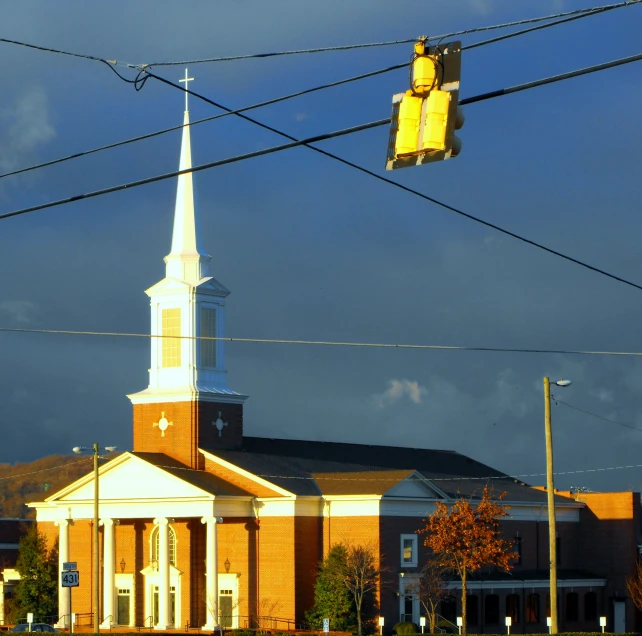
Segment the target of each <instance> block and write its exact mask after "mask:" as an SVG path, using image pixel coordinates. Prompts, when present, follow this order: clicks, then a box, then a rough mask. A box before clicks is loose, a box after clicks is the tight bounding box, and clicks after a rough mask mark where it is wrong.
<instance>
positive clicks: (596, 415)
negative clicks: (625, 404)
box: [553, 397, 642, 432]
mask: <svg viewBox="0 0 642 636" xmlns="http://www.w3.org/2000/svg"><path fill="white" fill-rule="evenodd" d="M553 399H554V400H555V402H556V403H558V404H562V405H564V406H566V407H568V408H569V409H573V410H574V411H578V412H579V413H584V415H590V416H591V417H595V418H597V419H598V420H602V421H604V422H609V423H610V424H617V425H618V426H624V427H625V428H630V429H633V430H634V431H640V432H642V428H639V427H637V426H634V425H633V424H627V423H626V422H618V421H617V420H611V419H609V418H608V417H604V416H602V415H598V414H597V413H592V412H591V411H587V410H586V409H581V408H579V407H578V406H573V405H572V404H569V403H568V402H564V400H560V399H559V398H557V397H554V398H553Z"/></svg>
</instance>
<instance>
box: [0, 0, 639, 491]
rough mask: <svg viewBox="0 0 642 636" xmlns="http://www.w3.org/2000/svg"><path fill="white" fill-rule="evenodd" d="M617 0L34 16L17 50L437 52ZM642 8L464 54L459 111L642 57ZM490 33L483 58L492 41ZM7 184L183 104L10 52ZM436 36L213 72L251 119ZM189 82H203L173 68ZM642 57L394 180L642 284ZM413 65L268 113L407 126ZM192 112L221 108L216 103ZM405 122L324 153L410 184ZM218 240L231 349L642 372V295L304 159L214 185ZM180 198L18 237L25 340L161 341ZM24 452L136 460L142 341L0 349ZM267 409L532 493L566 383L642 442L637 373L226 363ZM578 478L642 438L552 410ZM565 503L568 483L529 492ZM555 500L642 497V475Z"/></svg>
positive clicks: (190, 55)
mask: <svg viewBox="0 0 642 636" xmlns="http://www.w3.org/2000/svg"><path fill="white" fill-rule="evenodd" d="M590 6H595V5H594V4H592V3H589V2H587V1H586V0H582V1H571V0H567V1H563V0H555V1H547V0H539V1H537V2H535V1H528V0H520V2H514V0H510V1H509V0H506V1H499V0H498V1H493V0H458V1H453V0H450V1H446V0H443V1H434V2H431V3H425V4H419V3H416V2H409V1H400V2H396V3H394V4H391V3H389V2H380V1H378V0H373V1H369V2H365V1H361V0H351V2H338V1H336V2H333V1H329V2H324V3H310V2H286V1H275V2H269V3H267V2H258V1H256V2H252V1H247V2H245V1H244V2H229V1H227V2H217V3H211V2H200V1H192V2H190V3H189V4H185V3H176V2H173V3H171V2H153V3H152V2H137V3H135V4H134V3H126V2H116V3H110V5H109V6H107V5H96V4H88V3H83V2H65V1H61V2H57V3H55V4H52V3H46V2H44V1H42V0H41V1H39V2H36V1H33V2H30V1H24V2H21V3H20V4H19V5H13V6H11V7H8V6H2V7H0V24H2V27H1V29H0V37H5V38H11V39H16V40H23V41H26V42H30V43H34V44H39V45H43V46H50V47H53V48H60V49H64V50H69V51H74V52H78V53H84V54H89V55H94V56H98V57H105V58H108V59H117V60H121V61H124V62H130V63H137V64H138V63H153V62H159V61H169V60H186V59H187V60H189V59H199V58H207V57H217V56H226V55H241V54H246V53H263V52H268V51H277V50H291V49H299V48H313V47H321V46H335V45H336V46H338V45H344V44H354V43H365V42H377V41H388V40H397V39H406V38H413V37H416V36H419V35H422V34H426V35H435V34H441V33H446V32H448V31H452V30H458V29H465V28H472V27H477V26H484V25H491V24H497V23H501V22H504V21H508V20H517V19H523V18H528V17H533V16H537V15H545V14H547V13H554V12H557V11H568V10H573V9H578V8H581V7H590ZM641 30H642V6H633V7H626V8H624V9H619V10H615V11H611V12H609V13H605V14H604V15H599V16H593V17H588V18H585V19H582V20H578V21H575V22H573V23H570V24H568V25H562V26H558V27H554V28H551V29H547V30H543V31H540V32H538V33H534V34H529V35H525V36H522V37H519V38H515V39H511V40H508V41H506V42H502V43H498V44H494V45H489V46H485V47H482V48H479V49H474V50H471V51H470V52H468V53H466V52H464V55H463V57H462V88H461V96H462V97H469V96H472V95H476V94H479V93H482V92H486V91H490V90H495V89H499V88H503V87H506V86H511V85H514V84H518V83H522V82H526V81H529V80H534V79H539V78H542V77H546V76H550V75H554V74H557V73H561V72H565V71H569V70H574V69H577V68H580V67H583V66H588V65H591V64H596V63H600V62H605V61H609V60H613V59H616V58H619V57H623V56H627V55H632V54H635V53H639V52H640V50H639V42H640V38H639V33H640V32H641ZM486 37H488V35H484V34H478V35H471V36H466V37H465V38H463V41H464V44H468V43H472V42H475V41H478V40H481V39H485V38H486ZM0 50H1V51H2V55H0V72H1V73H2V77H3V80H4V82H3V83H4V86H3V98H2V103H1V104H0V173H4V172H7V171H10V170H15V169H18V168H20V167H23V166H27V165H31V164H33V163H38V162H42V161H47V160H50V159H54V158H56V157H59V156H62V155H66V154H71V153H74V152H79V151H82V150H86V149H88V148H93V147H96V146H100V145H103V144H108V143H112V142H115V141H119V140H121V139H126V138H128V137H132V136H136V135H140V134H143V133H147V132H152V131H155V130H158V129H162V128H167V127H170V126H174V125H178V124H180V123H181V121H182V110H183V95H182V94H181V93H179V92H178V91H176V90H174V89H172V88H171V87H168V86H165V85H163V84H161V83H159V82H155V81H154V80H149V81H148V82H147V84H146V85H145V87H144V88H143V90H142V91H140V92H136V91H135V90H134V89H133V88H132V87H131V86H130V85H128V84H125V83H124V82H121V81H120V80H119V79H118V78H117V77H116V76H115V75H114V74H113V73H112V72H110V71H109V70H108V69H107V68H106V67H105V66H103V65H101V64H98V63H94V62H90V61H87V60H81V59H73V58H69V57H62V56H56V55H52V54H47V53H43V52H40V51H33V50H28V49H24V48H20V47H16V46H13V45H8V44H0ZM410 52H411V45H408V44H405V45H397V46H389V47H381V48H372V49H362V50H354V51H342V52H332V53H319V54H314V55H300V56H289V57H279V58H267V59H254V60H247V61H238V62H224V63H223V62H221V63H216V64H202V65H191V66H190V76H194V77H195V78H196V79H195V81H194V82H193V83H192V84H191V88H192V89H193V90H195V91H197V92H201V93H203V94H204V95H207V96H208V97H210V98H212V99H214V100H215V101H217V102H220V103H222V104H224V105H225V106H228V107H230V108H238V107H241V106H245V105H249V104H252V103H255V102H259V101H263V100H266V99H269V98H271V97H277V96H280V95H284V94H287V93H290V92H294V91H297V90H301V89H305V88H309V87H312V86H317V85H320V84H323V83H326V82H330V81H335V80H339V79H342V78H345V77H350V76H353V75H357V74H360V73H364V72H368V71H373V70H376V69H379V68H383V67H386V66H391V65H393V64H398V63H402V62H404V61H405V60H407V59H408V57H409V54H410ZM155 71H156V72H157V73H158V74H160V75H162V76H164V77H166V78H168V79H170V80H173V81H177V80H178V79H179V78H180V77H182V76H183V74H184V67H160V66H158V67H155ZM641 80H642V65H641V64H640V63H636V64H630V65H626V66H623V67H619V68H616V69H612V70H608V71H604V72H601V73H598V74H593V75H589V76H586V77H582V78H577V79H573V80H569V81H566V82H563V83H559V84H555V85H551V86H547V87H543V88H538V89H534V90H530V91H526V92H523V93H520V94H516V95H511V96H506V97H502V98H498V99H494V100H490V101H487V102H483V103H479V104H475V105H470V106H469V107H467V108H466V125H465V126H464V128H463V129H462V131H461V135H460V136H461V137H462V139H463V141H464V148H463V151H462V153H461V155H460V156H459V157H458V158H456V159H453V160H450V161H447V162H443V163H440V164H431V165H428V166H422V167H417V168H413V169H408V170H399V171H396V172H394V173H388V174H387V176H388V177H390V178H392V179H394V180H397V181H399V182H400V183H402V184H405V185H408V186H410V187H412V188H415V189H417V190H419V191H421V192H423V193H426V194H428V195H430V196H434V197H435V198H437V199H440V200H443V201H445V202H447V203H449V204H452V205H454V206H458V207H460V208H462V209H463V210H465V211H467V212H469V213H471V214H474V215H477V216H480V217H482V218H484V219H486V220H488V221H491V222H493V223H496V224H498V225H501V226H503V227H506V228H508V229H510V230H512V231H515V232H517V233H519V234H522V235H525V236H528V237H529V238H531V239H533V240H536V241H539V242H542V243H544V244H546V245H548V246H550V247H552V248H554V249H557V250H560V251H562V252H565V253H568V254H570V255H572V256H574V257H576V258H579V259H582V260H586V261H588V262H590V263H592V264H594V265H595V266H597V267H600V268H603V269H606V270H608V271H611V272H613V273H616V274H618V275H621V276H623V277H624V278H628V279H630V280H633V281H635V282H638V283H642V252H641V250H640V240H639V237H640V235H641V233H642V220H641V217H640V214H639V212H640V199H641V194H642V186H641V184H640V177H639V175H640V168H641V163H642V162H641V159H642V133H641V128H640V125H639V112H640V111H641V109H642V81H641ZM406 87H407V73H406V71H405V70H400V71H395V72H392V73H387V74H384V75H381V76H378V77H377V78H371V79H367V80H363V81H361V82H355V83H353V84H349V85H346V86H343V87H340V88H333V89H329V90H326V91H322V92H319V93H314V94H312V95H309V96H305V97H302V98H298V99H293V100H289V101H286V102H284V103H281V104H279V105H275V106H271V107H268V108H265V109H261V110H257V111H254V113H253V116H254V117H256V118H257V119H260V120H261V121H263V122H265V123H268V124H270V125H272V126H275V127H277V128H280V129H282V130H284V131H285V132H287V133H289V134H291V135H294V136H297V137H306V136H311V135H315V134H320V133H325V132H330V131H333V130H337V129H340V128H344V127H347V126H352V125H357V124H361V123H365V122H369V121H373V120H376V119H381V118H383V117H387V116H389V113H390V102H391V96H392V94H393V93H397V92H402V91H404V90H405V89H406ZM190 111H191V116H192V119H197V118H201V117H207V116H209V115H212V114H215V113H216V112H217V111H216V109H215V108H214V107H212V106H210V105H208V104H206V103H203V102H199V101H198V100H195V99H192V100H191V101H190ZM387 135H388V131H387V129H385V128H379V129H374V130H371V131H368V132H362V133H358V134H354V135H351V136H348V137H344V138H340V139H336V140H332V141H327V142H323V144H322V147H323V148H324V149H327V150H329V151H330V152H333V153H335V154H338V155H340V156H342V157H345V158H347V159H350V160H352V161H355V162H357V163H359V164H360V165H363V166H365V167H367V168H368V169H370V170H374V171H376V172H380V173H382V174H383V173H384V165H385V153H386V145H387ZM279 143H281V139H280V138H279V137H278V136H276V135H274V134H272V133H269V132H267V131H265V130H261V129H259V128H257V127H256V126H252V125H251V124H249V123H247V122H242V121H238V120H235V119H234V118H232V117H228V118H224V119H222V120H219V121H216V122H211V123H205V124H201V125H199V126H197V127H195V128H194V129H193V132H192V149H193V155H194V161H195V163H205V162H207V161H214V160H217V159H223V158H225V157H229V156H232V155H236V154H240V153H244V152H249V151H252V150H256V149H260V148H266V147H270V146H273V145H277V144H279ZM179 148H180V133H179V132H174V133H170V134H167V135H164V136H162V137H158V138H155V139H153V140H149V141H145V142H141V143H137V144H133V145H129V146H126V147H124V148H120V149H115V150H110V151H107V152H103V153H99V154H97V155H94V156H92V157H87V158H83V159H79V160H75V161H71V162H67V163H64V164H61V165H58V166H52V167H50V168H45V169H41V170H38V171H34V172H31V173H28V174H26V175H23V176H20V177H12V178H7V179H1V180H0V208H1V210H0V211H1V212H6V211H11V210H14V209H18V208H21V207H24V206H29V205H34V204H38V203H43V202H46V201H50V200H54V199H58V198H62V197H67V196H71V195H75V194H80V193H84V192H89V191H91V190H95V189H98V188H103V187H108V186H111V185H115V184H118V183H123V182H127V181H132V180H135V179H140V178H144V177H148V176H152V175H155V174H160V173H164V172H169V171H172V170H176V169H177V166H178V152H179ZM196 179H197V187H198V195H199V207H200V210H201V217H202V225H203V231H204V244H205V246H206V248H207V249H208V251H209V252H210V254H212V256H213V261H212V267H213V273H214V275H215V276H216V278H217V279H219V280H220V281H221V282H222V283H224V284H225V285H226V286H227V287H228V288H229V289H230V290H231V291H232V294H231V296H230V297H229V299H228V323H227V332H228V335H230V336H237V337H254V338H285V339H313V340H334V341H339V340H340V341H359V342H402V343H417V344H444V345H467V346H487V347H518V348H542V349H565V350H568V349H582V350H586V349H590V350H626V351H642V334H641V333H640V329H639V322H638V320H639V315H640V309H641V308H642V292H640V291H638V290H636V289H634V288H631V287H627V286H625V285H622V284H620V283H617V282H615V281H612V280H608V279H606V278H604V277H601V276H599V275H597V274H595V273H592V272H589V271H587V270H583V269H581V268H579V267H577V266H575V265H573V264H571V263H568V262H564V261H562V260H560V259H558V258H556V257H554V256H551V255H549V254H546V253H543V252H541V251H539V250H537V249H535V248H532V247H529V246H526V245H523V244H521V243H518V242H516V241H514V240H512V239H510V238H508V237H506V236H503V235H501V234H498V233H496V232H494V231H492V230H490V229H488V228H484V227H482V226H480V225H477V224H475V223H472V222H470V221H468V220H465V219H462V218H460V217H457V216H455V215H453V214H452V213H449V212H447V211H446V210H444V209H442V208H439V207H436V206H434V205H432V204H430V203H427V202H425V201H422V200H420V199H418V198H416V197H413V196H411V195H409V194H405V193H403V192H401V191H399V190H397V189H396V188H393V187H392V186H389V185H387V184H384V183H380V182H377V181H376V180H374V179H371V178H369V177H367V176H366V175H362V174H359V173H358V172H356V171H354V170H351V169H350V168H348V167H346V166H342V165H340V164H338V163H336V162H333V161H331V160H329V159H327V158H325V157H322V156H320V155H318V154H316V153H313V152H312V151H310V150H307V149H305V148H298V149H294V150H289V151H286V152H282V153H278V154H272V155H269V156H266V157H262V158H258V159H253V160H249V161H246V162H242V163H237V164H234V165H230V166H225V167H221V168H216V169H213V170H210V171H206V172H201V173H199V174H198V176H197V177H196ZM174 195H175V182H174V181H171V180H170V181H164V182H161V183H157V184H153V185H149V186H145V187H141V188H138V189H135V190H130V191H125V192H121V193H117V194H113V195H108V196H104V197H100V198H95V199H91V200H87V201H82V202H76V203H72V204H69V205H65V206H61V207H57V208H52V209H49V210H45V211H42V212H36V213H33V214H30V215H26V216H22V217H17V218H14V219H9V220H5V221H2V225H1V226H0V229H1V231H0V267H1V268H2V271H3V272H4V275H3V276H2V277H1V278H0V326H5V327H27V328H47V329H72V330H91V331H119V332H142V333H146V332H149V304H148V299H147V297H146V296H145V295H144V293H143V292H144V290H145V289H147V288H148V287H150V286H151V285H153V284H154V283H156V282H157V281H158V280H160V279H161V278H162V277H163V275H164V264H163V261H162V258H163V257H164V256H165V255H166V254H167V253H168V251H169V246H170V238H171V223H172V214H173V209H174ZM0 347H1V350H2V356H0V400H1V402H2V404H3V407H2V411H1V412H0V421H2V431H3V443H2V446H1V447H0V448H1V451H0V461H6V462H15V461H28V460H31V459H35V458H37V457H40V456H43V455H46V454H51V453H66V452H69V450H70V448H71V447H72V446H75V445H79V444H90V443H93V442H94V441H99V442H100V443H101V444H110V443H115V444H117V445H118V446H120V447H121V448H130V447H131V405H130V403H129V400H128V399H127V398H126V397H125V396H126V394H128V393H133V392H136V391H138V390H141V389H143V388H144V387H145V386H146V385H147V368H148V366H149V344H148V342H146V341H144V340H130V339H119V340H114V339H99V338H86V337H71V336H47V335H29V334H0ZM227 355H228V369H229V381H230V386H231V387H232V388H234V389H236V390H238V391H240V392H243V393H246V394H249V395H250V399H249V400H248V402H247V403H246V417H245V427H246V433H247V434H250V435H260V436H266V437H303V438H308V439H321V440H328V441H330V440H336V441H351V442H364V441H365V442H371V443H377V444H399V445H403V446H423V447H432V448H447V449H455V450H458V451H460V452H462V453H464V454H468V455H470V456H472V457H474V458H475V459H478V460H480V461H483V462H486V463H488V464H490V465H492V466H494V467H496V468H498V469H501V470H505V471H507V472H509V473H511V474H520V475H522V474H539V473H543V472H544V469H545V462H544V436H543V395H542V388H541V384H542V376H544V375H550V376H551V377H552V378H557V377H568V378H570V379H572V381H573V386H572V387H570V388H568V389H566V390H565V391H564V394H563V395H561V392H559V391H558V393H559V394H560V397H561V398H562V399H563V400H564V401H566V402H568V403H569V404H572V405H574V406H576V407H578V408H581V409H584V410H588V411H591V412H594V413H596V414H598V415H600V416H603V417H605V418H607V419H612V420H615V421H618V422H621V423H626V424H629V425H632V426H637V427H639V428H641V429H642V392H641V391H640V388H641V386H642V366H641V365H642V361H639V360H636V359H635V358H604V357H574V356H570V355H518V354H508V353H475V352H469V353H466V352H427V351H407V350H373V349H371V350H365V349H349V348H313V347H295V346H277V345H259V344H232V345H228V346H227ZM553 426H554V435H555V462H556V466H555V468H556V470H557V471H560V472H567V471H585V470H592V469H596V468H606V467H614V466H622V465H629V464H637V463H642V461H641V460H640V459H639V453H638V452H637V449H638V443H639V442H640V441H642V431H639V432H638V431H635V430H632V429H630V428H626V427H624V426H618V425H616V424H612V423H608V422H606V421H603V420H600V419H597V418H594V417H590V416H588V415H585V414H582V413H580V412H578V411H575V410H572V409H570V408H568V407H566V406H565V405H561V404H558V405H557V406H555V405H554V407H553ZM527 481H530V482H531V483H541V482H543V477H532V478H530V479H528V480H527ZM556 485H557V486H558V487H562V488H563V487H569V486H586V487H590V488H593V489H595V490H608V489H616V490H617V489H627V488H634V489H637V490H642V468H637V469H625V470H615V471H608V472H597V473H594V472H586V473H585V472H580V473H576V474H572V475H560V476H558V478H557V482H556Z"/></svg>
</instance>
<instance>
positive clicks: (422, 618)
mask: <svg viewBox="0 0 642 636" xmlns="http://www.w3.org/2000/svg"><path fill="white" fill-rule="evenodd" d="M419 625H421V633H422V634H423V633H424V629H425V628H426V617H425V616H420V617H419Z"/></svg>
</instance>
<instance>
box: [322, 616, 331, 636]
mask: <svg viewBox="0 0 642 636" xmlns="http://www.w3.org/2000/svg"><path fill="white" fill-rule="evenodd" d="M323 631H324V632H325V633H326V634H327V633H328V632H329V631H330V619H329V618H324V619H323Z"/></svg>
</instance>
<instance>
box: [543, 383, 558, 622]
mask: <svg viewBox="0 0 642 636" xmlns="http://www.w3.org/2000/svg"><path fill="white" fill-rule="evenodd" d="M544 431H545V435H546V495H547V497H548V550H549V559H550V563H549V567H550V570H549V577H550V583H549V588H550V599H551V603H550V610H551V632H550V633H551V634H557V532H556V531H555V486H554V485H553V433H552V430H551V383H550V380H549V379H548V378H544Z"/></svg>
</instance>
